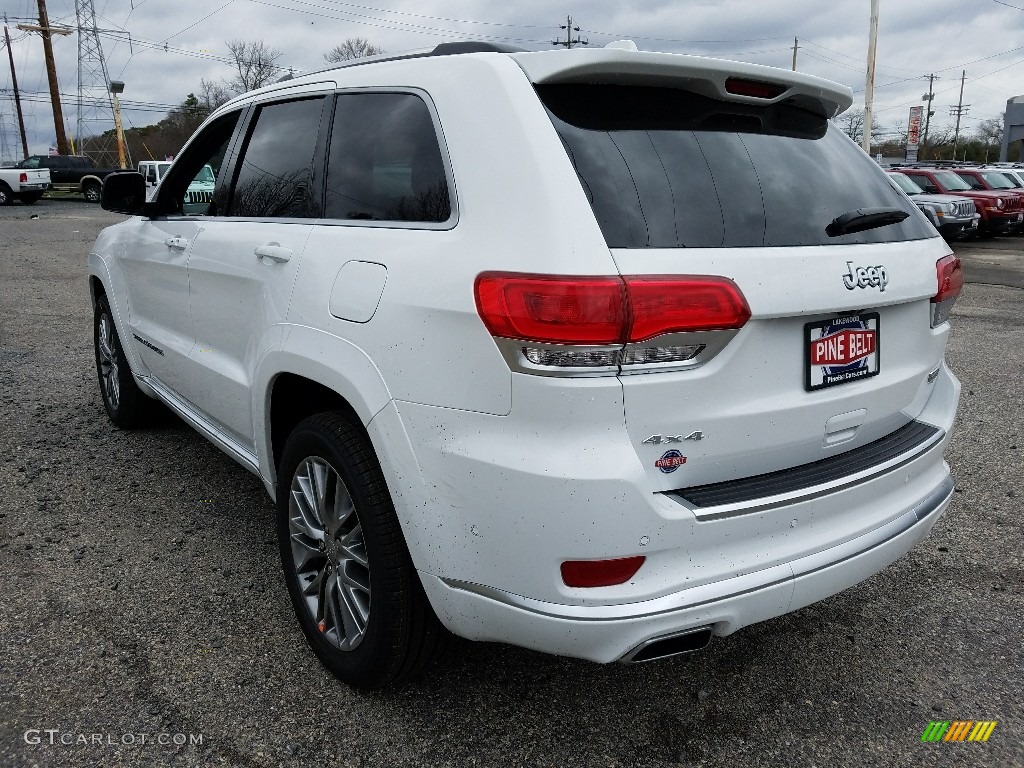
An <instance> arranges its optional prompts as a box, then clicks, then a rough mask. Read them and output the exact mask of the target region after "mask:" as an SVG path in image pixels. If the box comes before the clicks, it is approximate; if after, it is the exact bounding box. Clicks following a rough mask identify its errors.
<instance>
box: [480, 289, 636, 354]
mask: <svg viewBox="0 0 1024 768" xmlns="http://www.w3.org/2000/svg"><path fill="white" fill-rule="evenodd" d="M625 294H626V289H625V286H624V285H623V283H622V280H621V279H620V278H618V277H571V276H545V275H521V274H514V273H507V272H487V273H484V274H482V275H480V276H479V277H477V279H476V305H477V311H478V312H479V313H480V317H481V318H482V319H483V321H484V325H486V326H487V330H489V331H490V332H491V334H492V335H494V336H504V337H507V338H512V339H528V340H530V341H538V342H548V343H552V344H615V343H618V342H619V341H620V339H621V337H622V328H623V326H624V325H625V322H626V295H625Z"/></svg>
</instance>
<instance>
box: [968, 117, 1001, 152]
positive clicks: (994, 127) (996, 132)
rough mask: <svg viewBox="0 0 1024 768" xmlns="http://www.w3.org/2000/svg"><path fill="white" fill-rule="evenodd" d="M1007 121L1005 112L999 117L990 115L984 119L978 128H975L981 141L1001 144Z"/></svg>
mask: <svg viewBox="0 0 1024 768" xmlns="http://www.w3.org/2000/svg"><path fill="white" fill-rule="evenodd" d="M1005 122H1006V113H1005V112H1003V113H1002V114H1000V115H999V117H990V118H988V120H982V121H981V122H980V123H978V126H977V128H975V129H974V132H975V135H976V136H977V137H978V140H979V141H981V142H983V143H985V144H995V145H996V146H999V145H1000V144H1002V143H1003V124H1004V123H1005Z"/></svg>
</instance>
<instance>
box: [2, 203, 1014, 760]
mask: <svg viewBox="0 0 1024 768" xmlns="http://www.w3.org/2000/svg"><path fill="white" fill-rule="evenodd" d="M31 216H37V217H38V218H29V217H31ZM119 218H120V217H118V216H115V215H112V214H108V213H104V212H103V211H101V210H99V208H98V207H97V206H94V205H90V204H87V203H85V202H84V201H77V200H68V201H54V200H44V201H42V202H40V203H39V204H37V205H36V206H33V207H29V206H22V205H18V204H15V205H12V206H9V207H7V208H3V209H0V490H2V494H0V767H2V768H16V767H20V766H35V765H38V766H60V767H61V768H65V767H69V768H70V767H74V766H150V765H153V766H157V765H161V766H162V765H173V766H278V765H289V766H291V765H319V766H324V765H332V766H414V765H415V766H420V765H428V766H559V767H561V766H587V767H588V768H589V767H595V768H596V767H598V766H600V767H606V766H623V767H625V766H654V767H658V768H660V767H662V766H676V765H686V766H698V765H700V766H729V767H730V768H732V767H733V766H818V767H819V768H825V767H826V766H827V767H831V766H851V767H853V766H886V767H887V766H992V767H993V768H1007V767H1008V766H1024V746H1022V744H1024V705H1022V703H1021V699H1022V693H1024V648H1022V641H1021V638H1022V630H1024V600H1022V594H1024V571H1022V568H1021V556H1022V550H1024V547H1022V535H1021V512H1022V503H1021V497H1022V495H1024V489H1022V487H1021V485H1022V484H1021V479H1022V478H1024V443H1022V440H1024V435H1022V429H1024V424H1022V422H1024V420H1022V418H1021V416H1022V402H1024V385H1022V376H1021V374H1022V371H1024V290H1022V288H1024V285H1022V278H1024V238H1007V239H1000V240H995V241H989V242H986V243H982V244H980V245H959V246H958V247H957V248H956V250H957V251H958V253H960V254H961V256H962V257H963V258H964V261H965V265H966V275H967V279H968V285H967V286H966V288H965V290H964V293H963V295H962V297H961V299H960V301H959V302H958V303H957V306H956V309H955V310H954V318H953V332H952V340H951V344H950V347H949V354H948V358H949V362H950V364H951V366H952V367H953V369H954V370H955V372H956V373H957V375H958V376H959V377H960V378H961V380H962V382H963V398H962V401H961V406H960V417H959V424H958V427H957V428H956V430H955V433H954V435H953V438H952V445H951V448H950V450H949V453H948V456H947V459H948V461H949V463H950V464H951V465H952V467H953V470H954V472H955V474H956V476H957V481H958V488H957V493H956V495H955V499H954V501H953V503H952V505H951V506H950V508H949V510H948V511H947V512H946V514H945V516H944V517H943V518H942V519H941V520H940V521H939V522H938V523H937V524H936V527H935V529H934V531H933V533H932V535H931V536H930V538H928V539H927V540H926V541H924V542H923V543H921V544H920V545H919V546H918V547H916V548H915V549H914V550H913V551H912V552H911V553H910V554H909V555H908V556H907V557H905V558H903V559H902V560H900V561H899V562H897V563H896V564H894V565H893V566H891V567H890V568H888V569H886V570H885V571H884V572H882V573H880V574H878V575H876V576H875V577H873V578H871V579H869V580H868V581H866V582H864V583H863V584H861V585H859V586H857V587H854V588H852V589H849V590H847V591H846V592H843V593H841V594H839V595H837V596H835V597H833V598H830V599H828V600H825V601H823V602H821V603H818V604H815V605H813V606H810V607H808V608H805V609H803V610H800V611H797V612H796V613H793V614H790V615H788V616H784V617H781V618H778V619H775V620H772V621H768V622H764V623H762V624H758V625H754V626H751V627H748V628H746V629H743V630H741V631H740V632H738V633H736V634H734V635H732V636H730V637H727V638H723V639H718V640H716V641H715V642H713V643H712V645H711V646H710V647H709V648H708V649H707V650H706V651H704V652H702V653H699V654H693V655H689V656H685V657H677V658H675V659H670V660H665V661H661V662H655V663H650V664H645V665H638V666H628V667H627V666H619V665H611V666H599V665H595V664H590V663H588V662H583V661H577V660H572V659H561V658H555V657H549V656H544V655H541V654H537V653H532V652H529V651H525V650H520V649H517V648H512V647H508V646H501V645H494V644H474V643H469V642H462V641H458V642H456V643H454V645H453V647H452V648H451V649H450V651H449V653H448V654H447V656H446V657H445V658H443V659H442V660H441V661H440V662H439V663H438V664H437V665H436V666H434V667H433V668H432V669H431V670H430V672H429V674H428V675H427V676H426V677H425V678H423V679H421V680H418V681H416V682H413V683H411V684H408V685H406V686H405V687H403V688H400V689H397V690H391V691H385V692H380V693H374V694H362V693H356V692H353V691H352V690H350V689H348V688H347V687H345V686H344V685H342V684H340V683H338V682H336V681H335V680H334V679H333V678H331V677H329V676H328V674H327V673H326V672H325V671H324V670H323V669H322V668H321V667H320V666H319V665H318V663H317V662H316V660H315V659H314V657H313V656H312V654H311V653H310V652H309V651H308V650H307V648H306V646H305V644H304V641H303V639H302V637H301V634H300V632H299V630H298V628H297V625H296V622H295V620H294V617H293V614H292V609H291V606H290V604H289V601H288V596H287V593H286V591H285V587H284V581H283V579H282V577H281V574H280V564H279V561H278V555H277V548H276V540H275V531H274V522H273V508H272V504H271V502H270V500H269V498H268V497H267V496H266V493H265V491H264V489H263V487H262V486H261V484H260V483H259V481H258V480H257V479H256V478H255V477H253V476H252V475H250V474H249V473H248V472H246V471H245V470H244V469H242V468H241V467H239V466H237V465H235V464H234V463H232V462H231V460H229V459H228V458H227V457H225V456H224V455H223V454H221V453H220V452H219V451H218V450H217V449H215V448H214V447H212V446H211V445H209V444H208V443H206V442H205V441H204V440H203V439H202V438H200V437H199V436H198V435H197V434H195V433H194V432H193V431H192V430H191V429H189V428H188V427H186V426H185V425H184V424H182V423H181V422H179V421H178V420H177V419H175V418H173V417H171V416H168V417H167V418H166V419H165V420H164V422H163V423H161V424H160V425H158V426H157V427H155V428H152V429H149V430H147V431H142V432H123V431H119V430H117V429H115V428H114V427H112V426H111V425H110V423H109V422H108V420H107V418H106V415H105V413H104V411H103V407H102V404H101V401H100V396H99V392H98V388H97V384H96V376H95V372H94V367H93V366H94V363H93V351H92V324H91V309H90V305H89V298H88V291H87V285H86V279H85V276H86V272H85V263H86V262H85V258H86V253H87V251H88V249H89V246H90V245H91V243H92V242H93V240H94V238H95V237H96V234H97V233H98V232H99V230H100V229H101V228H102V227H103V226H105V225H107V224H110V223H113V222H115V221H117V220H119ZM939 720H941V721H955V720H975V721H978V720H992V721H997V723H998V725H997V726H996V728H995V730H994V731H993V732H992V735H991V737H990V738H989V740H988V741H987V742H985V743H937V744H930V743H929V744H926V743H922V741H921V735H922V732H923V731H924V729H925V728H926V727H927V726H928V724H929V722H930V721H939ZM181 739H184V740H185V743H184V744H175V741H176V740H177V741H180V740H181ZM97 741H98V742H100V743H97ZM197 741H201V743H196V742H197ZM83 742H84V743H83ZM161 742H165V743H161Z"/></svg>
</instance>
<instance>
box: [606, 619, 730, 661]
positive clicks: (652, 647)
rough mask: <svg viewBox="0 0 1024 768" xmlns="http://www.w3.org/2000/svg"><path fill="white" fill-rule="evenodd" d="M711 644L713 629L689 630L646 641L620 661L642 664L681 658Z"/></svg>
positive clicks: (699, 628)
mask: <svg viewBox="0 0 1024 768" xmlns="http://www.w3.org/2000/svg"><path fill="white" fill-rule="evenodd" d="M710 642H711V627H698V628H697V629H687V630H683V631H682V632H676V633H674V634H671V635H662V636H661V637H654V638H651V639H650V640H646V641H644V642H642V643H640V645H638V646H637V647H636V648H634V649H633V650H631V651H630V652H629V653H627V654H626V655H625V656H623V657H622V658H621V659H619V663H620V664H640V663H642V662H645V661H656V660H658V659H665V658H668V657H669V656H679V655H680V654H683V653H693V652H694V651H701V650H703V649H705V648H707V647H708V643H710Z"/></svg>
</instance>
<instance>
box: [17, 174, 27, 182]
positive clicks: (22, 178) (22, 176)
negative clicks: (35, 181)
mask: <svg viewBox="0 0 1024 768" xmlns="http://www.w3.org/2000/svg"><path fill="white" fill-rule="evenodd" d="M18 183H19V184H28V174H27V173H19V174H18Z"/></svg>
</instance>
